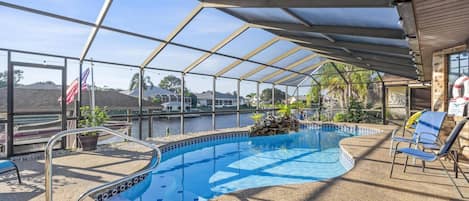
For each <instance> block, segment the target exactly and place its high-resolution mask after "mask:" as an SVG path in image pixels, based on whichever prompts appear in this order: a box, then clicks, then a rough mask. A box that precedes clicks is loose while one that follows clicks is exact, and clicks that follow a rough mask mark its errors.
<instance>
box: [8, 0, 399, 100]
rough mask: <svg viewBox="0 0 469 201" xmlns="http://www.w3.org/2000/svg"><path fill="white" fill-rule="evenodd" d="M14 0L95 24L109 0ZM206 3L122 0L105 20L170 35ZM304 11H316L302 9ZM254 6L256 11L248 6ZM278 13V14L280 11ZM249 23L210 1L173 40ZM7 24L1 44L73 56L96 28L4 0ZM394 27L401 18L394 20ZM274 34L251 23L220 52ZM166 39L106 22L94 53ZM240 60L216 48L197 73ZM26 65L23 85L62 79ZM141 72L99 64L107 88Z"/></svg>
mask: <svg viewBox="0 0 469 201" xmlns="http://www.w3.org/2000/svg"><path fill="white" fill-rule="evenodd" d="M6 2H10V3H14V4H19V5H22V6H26V7H30V8H34V9H40V10H44V11H47V12H53V13H56V14H59V15H64V16H67V17H72V18H77V19H80V20H84V21H88V22H92V23H94V21H95V20H96V18H97V16H98V13H99V11H100V9H101V7H102V4H103V1H102V0H66V1H65V0H6ZM198 3H199V2H198V1H197V0H139V1H128V0H115V1H113V3H112V5H111V7H110V10H109V11H108V14H107V15H106V18H105V20H104V22H103V24H104V25H106V26H110V27H115V28H119V29H123V30H127V31H131V32H137V33H141V34H144V35H149V36H153V37H156V38H160V39H164V38H166V37H167V36H168V35H169V34H170V33H171V32H172V31H173V30H174V28H175V27H176V26H177V25H178V24H179V23H180V22H181V21H183V19H184V18H185V17H186V16H187V15H188V14H189V13H190V12H191V11H192V10H193V9H194V8H195V7H196V6H197V5H198ZM298 11H299V12H309V11H305V10H301V9H299V10H298ZM323 11H324V12H332V13H333V14H334V12H336V11H328V10H323ZM247 12H251V11H250V10H249V9H248V10H247ZM352 12H353V10H352ZM377 12H379V11H377ZM269 13H270V12H267V14H268V15H269ZM347 13H348V12H347ZM251 14H252V15H257V13H255V12H254V11H253V12H251ZM315 14H316V15H317V16H318V19H319V18H320V16H321V15H324V13H320V12H319V13H315ZM334 15H337V16H339V17H340V16H341V15H347V14H343V13H340V12H338V13H335V14H334ZM267 17H269V16H267ZM271 17H275V16H274V15H273V14H272V16H271ZM285 19H286V18H285ZM321 20H324V19H321ZM367 20H370V23H372V22H373V20H374V19H367ZM326 21H327V19H326ZM243 24H244V22H242V21H241V20H239V19H237V18H234V17H232V16H230V15H228V14H225V13H223V12H221V11H219V10H216V9H213V8H206V9H204V10H202V11H201V12H200V13H199V14H198V15H197V16H196V17H195V19H194V20H193V21H192V22H191V23H190V24H189V25H188V26H186V27H185V29H184V30H183V31H182V32H180V33H179V34H178V36H177V37H176V38H174V40H173V41H174V42H177V43H180V44H185V45H190V46H196V47H199V48H202V49H207V50H208V49H211V48H213V47H214V46H215V45H216V44H217V43H219V42H220V41H222V40H223V39H224V38H226V37H227V36H228V35H230V34H231V33H232V32H234V31H235V30H236V29H238V28H240V27H241V26H242V25H243ZM395 24H397V23H395ZM0 25H1V26H2V31H0V38H1V43H0V47H1V48H11V49H19V50H28V51H36V52H45V53H51V54H59V55H66V56H72V57H79V56H80V54H81V52H82V51H83V47H84V45H85V43H86V41H87V38H88V35H89V34H90V32H91V27H88V26H84V25H80V24H76V23H71V22H67V21H63V20H58V19H54V18H50V17H45V16H40V15H36V14H31V13H26V12H23V11H18V10H14V9H11V8H6V7H2V6H0ZM389 26H397V25H394V24H392V25H389ZM273 37H274V35H272V34H271V33H268V32H266V31H264V30H261V29H254V28H250V29H248V30H247V31H245V32H244V33H243V34H241V35H240V36H239V37H237V38H236V39H234V40H233V41H232V42H231V43H229V44H228V45H226V46H225V47H224V48H222V49H220V50H219V51H218V52H220V53H223V54H228V55H233V56H237V57H243V56H244V55H245V54H247V53H248V52H250V51H252V50H254V49H255V48H256V47H258V46H260V45H261V44H263V43H265V42H267V41H269V40H270V39H272V38H273ZM158 45H160V43H159V42H155V41H152V40H147V39H142V38H136V37H133V36H127V35H124V34H120V33H116V32H112V31H107V30H103V29H101V30H100V31H99V32H98V34H97V36H96V38H95V40H94V43H93V44H92V46H91V48H90V50H89V52H88V54H87V57H86V58H88V59H91V58H92V59H95V60H103V61H112V62H118V63H124V64H131V65H140V64H141V63H142V62H143V61H144V60H145V58H147V57H148V55H150V53H151V52H152V50H154V49H155V48H156V47H158ZM294 47H295V45H294V44H293V43H291V42H287V41H280V42H278V43H275V44H274V45H272V46H271V47H269V48H267V49H266V50H264V51H262V52H260V53H259V54H257V55H255V56H254V57H252V58H251V59H252V60H254V61H258V62H264V63H265V62H268V61H269V60H271V59H273V58H275V57H277V56H279V55H281V54H282V53H284V52H286V51H288V50H290V49H292V48H294ZM310 54H312V52H311V51H305V50H302V51H298V52H297V53H295V54H293V55H291V56H290V57H287V58H286V59H284V60H282V61H280V62H277V63H275V64H274V65H276V66H281V67H285V66H287V65H288V64H291V63H293V62H294V61H297V60H299V59H301V58H303V57H306V56H308V55H310ZM202 55H203V52H200V51H196V50H190V49H186V48H181V47H177V46H174V45H168V46H167V47H166V48H165V49H164V50H163V51H162V52H161V53H160V54H159V55H158V56H157V57H155V59H154V60H153V61H152V62H151V63H150V64H149V66H150V67H155V68H161V69H172V70H183V69H184V68H185V67H187V66H188V65H189V64H191V63H192V62H194V61H195V60H196V59H197V58H199V57H200V56H202ZM13 59H14V60H19V61H28V62H39V63H43V62H44V61H45V62H46V63H47V64H53V65H63V61H61V60H57V59H52V58H44V57H33V56H30V55H21V54H15V55H13ZM5 60H6V54H5V52H0V70H2V71H4V70H5V69H6V66H5V64H6V62H5ZM233 61H235V60H234V59H232V58H227V57H223V56H217V55H212V56H211V57H209V58H208V59H207V60H205V61H204V62H202V63H201V64H200V65H199V66H198V67H196V68H195V69H194V70H193V71H192V72H195V73H205V74H212V73H216V72H218V71H220V70H221V69H222V68H223V67H225V66H227V65H229V64H230V63H232V62H233ZM315 62H317V61H315ZM90 65H91V64H90V63H85V67H89V66H90ZM307 65H312V63H309V64H308V63H305V64H304V65H300V66H298V67H297V68H298V69H300V68H304V67H307ZM257 67H259V65H258V64H255V63H249V62H244V63H242V64H241V65H240V66H239V68H237V69H236V70H232V71H228V72H227V73H226V74H225V75H226V76H234V77H239V76H240V75H242V74H245V73H247V72H249V71H251V70H253V69H255V68H257ZM22 69H24V77H25V79H24V80H23V81H22V82H23V83H22V84H30V83H35V82H39V81H54V82H56V83H59V82H60V79H59V78H57V77H56V75H57V74H58V72H53V71H45V70H39V69H33V68H24V67H23V68H22ZM295 69H296V68H295ZM276 71H277V69H274V68H265V69H263V70H262V71H260V72H259V73H256V74H254V75H252V76H251V77H249V78H248V79H260V78H263V77H265V76H266V75H269V74H271V73H274V72H276ZM137 72H138V71H137V69H133V68H127V67H122V66H109V65H103V64H98V63H95V64H94V75H95V83H96V85H97V86H100V87H108V88H118V89H127V88H128V86H129V81H130V78H131V76H132V75H133V74H134V73H137ZM145 74H146V75H147V76H150V77H151V78H152V81H153V83H155V84H158V83H159V82H160V80H161V78H162V77H164V76H166V75H170V74H171V75H175V76H178V77H179V76H180V74H179V73H168V72H163V71H147V72H146V73H145ZM67 75H68V77H67V79H68V83H70V82H71V81H72V80H73V79H75V78H76V77H77V76H78V62H76V61H69V62H68V70H67ZM281 75H286V73H282V74H281ZM186 83H187V86H188V88H189V90H190V91H192V92H202V91H207V90H211V86H212V78H211V77H201V76H195V75H188V76H187V77H186ZM244 85H245V86H251V85H252V86H254V87H247V88H246V89H245V90H242V91H241V95H246V94H248V93H254V92H255V90H256V89H255V84H254V83H246V84H244V82H243V83H242V86H244ZM270 87H271V86H269V85H268V84H263V85H262V86H261V90H262V89H263V88H270ZM242 88H243V87H242ZM235 90H236V80H230V79H218V80H217V91H221V92H233V91H235Z"/></svg>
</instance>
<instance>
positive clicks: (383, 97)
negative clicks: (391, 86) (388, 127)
mask: <svg viewBox="0 0 469 201" xmlns="http://www.w3.org/2000/svg"><path fill="white" fill-rule="evenodd" d="M381 92H382V94H381V105H382V106H381V118H382V120H383V125H384V124H386V96H387V93H386V86H385V85H384V82H381Z"/></svg>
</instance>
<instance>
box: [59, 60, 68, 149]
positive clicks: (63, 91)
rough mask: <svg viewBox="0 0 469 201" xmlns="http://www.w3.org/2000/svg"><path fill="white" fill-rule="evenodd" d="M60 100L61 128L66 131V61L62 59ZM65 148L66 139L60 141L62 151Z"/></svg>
mask: <svg viewBox="0 0 469 201" xmlns="http://www.w3.org/2000/svg"><path fill="white" fill-rule="evenodd" d="M61 95H62V97H61V99H60V104H61V105H60V106H62V108H61V111H62V115H61V126H62V130H63V131H64V130H67V103H66V99H67V59H66V58H64V68H63V69H62V87H61ZM64 148H67V138H65V137H64V138H63V139H62V149H64Z"/></svg>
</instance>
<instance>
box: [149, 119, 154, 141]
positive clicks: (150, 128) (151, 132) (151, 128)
mask: <svg viewBox="0 0 469 201" xmlns="http://www.w3.org/2000/svg"><path fill="white" fill-rule="evenodd" d="M152 136H153V116H149V117H148V137H152Z"/></svg>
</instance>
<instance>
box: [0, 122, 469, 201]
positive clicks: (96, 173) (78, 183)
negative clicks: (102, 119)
mask: <svg viewBox="0 0 469 201" xmlns="http://www.w3.org/2000/svg"><path fill="white" fill-rule="evenodd" d="M363 126H364V127H371V128H380V129H382V130H384V132H383V133H381V134H377V135H371V136H361V137H354V138H347V139H344V140H343V141H341V145H342V146H343V148H344V149H345V150H347V151H348V152H349V153H350V154H351V155H352V156H353V157H354V158H355V167H354V168H353V169H352V170H351V171H350V172H347V173H346V174H344V175H342V176H340V177H337V178H334V179H330V180H326V181H320V182H311V183H304V184H294V185H282V186H272V187H262V188H255V189H247V190H242V191H237V192H234V193H230V194H226V195H223V196H221V197H218V198H214V199H213V200H215V201H236V200H239V201H247V200H249V201H250V200H252V201H265V200H279V201H303V200H460V196H459V194H457V192H456V190H455V189H454V188H453V186H452V185H451V183H450V181H449V179H448V178H447V177H446V175H445V174H444V172H442V171H441V167H440V166H439V165H438V164H436V163H429V164H427V169H426V171H425V172H421V169H420V166H416V167H413V166H411V167H409V168H408V172H407V173H403V172H402V167H403V166H402V165H397V166H396V167H395V173H394V176H393V178H392V179H389V177H388V175H389V168H390V159H391V158H390V156H389V155H388V151H389V137H390V133H391V130H392V129H393V128H396V127H395V126H380V125H370V124H364V125H363ZM227 131H245V128H242V129H226V130H221V131H216V132H206V133H198V134H188V135H184V136H170V137H164V138H158V139H153V140H151V141H153V142H154V143H156V144H159V145H162V144H166V143H170V142H174V141H178V140H182V139H187V138H191V137H198V136H203V135H212V134H214V133H215V134H216V133H221V132H227ZM114 148H117V150H115V149H114ZM135 151H137V152H135ZM149 157H150V150H149V149H146V148H143V147H142V146H139V145H135V144H132V143H117V144H115V145H113V146H112V147H109V149H108V148H104V149H101V150H100V151H96V152H78V153H71V154H67V155H63V156H57V157H56V158H55V160H54V165H55V166H54V175H56V176H54V200H60V201H68V200H76V199H77V197H78V196H79V195H80V194H81V193H83V192H84V191H86V190H88V189H89V188H92V187H94V186H97V185H100V184H104V183H106V182H109V181H113V180H115V179H118V178H121V177H123V176H125V175H128V174H131V173H133V172H135V171H136V170H139V169H141V168H143V167H144V166H145V165H146V163H147V159H148V158H149ZM396 161H397V162H398V164H402V162H403V160H402V157H401V158H399V159H397V160H396ZM16 162H17V163H18V166H19V168H20V169H21V175H22V178H23V184H21V185H19V184H18V183H17V181H16V179H15V177H14V175H13V174H5V175H0V200H1V201H3V200H15V201H23V200H44V174H43V173H44V161H43V160H41V159H29V160H19V161H16ZM417 165H420V163H417ZM448 165H449V166H450V167H451V164H450V163H448ZM457 181H458V186H460V188H461V189H462V190H463V193H464V194H465V195H467V196H469V184H467V183H466V182H464V181H463V179H461V178H459V179H457Z"/></svg>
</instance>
